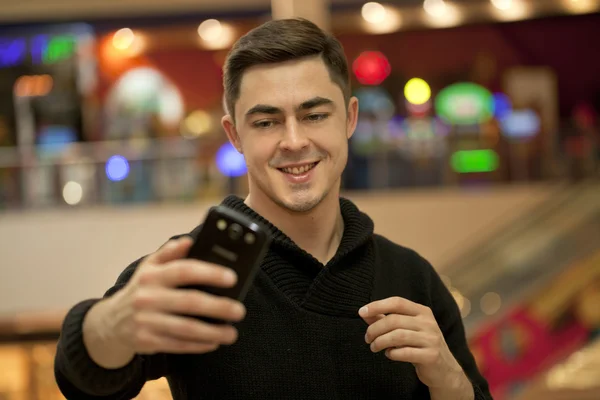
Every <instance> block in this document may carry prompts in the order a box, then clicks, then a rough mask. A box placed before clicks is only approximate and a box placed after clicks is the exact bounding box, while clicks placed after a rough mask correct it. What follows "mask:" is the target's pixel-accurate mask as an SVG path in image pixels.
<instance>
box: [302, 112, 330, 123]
mask: <svg viewBox="0 0 600 400" xmlns="http://www.w3.org/2000/svg"><path fill="white" fill-rule="evenodd" d="M327 117H329V114H310V115H307V116H306V119H307V120H309V121H310V122H318V121H322V120H324V119H327Z"/></svg>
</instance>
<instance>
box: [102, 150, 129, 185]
mask: <svg viewBox="0 0 600 400" xmlns="http://www.w3.org/2000/svg"><path fill="white" fill-rule="evenodd" d="M105 169H106V176H107V177H108V179H110V180H111V181H113V182H118V181H122V180H123V179H125V178H127V175H129V162H128V161H127V159H126V158H125V157H123V156H121V155H114V156H112V157H110V158H109V159H108V161H106V168H105Z"/></svg>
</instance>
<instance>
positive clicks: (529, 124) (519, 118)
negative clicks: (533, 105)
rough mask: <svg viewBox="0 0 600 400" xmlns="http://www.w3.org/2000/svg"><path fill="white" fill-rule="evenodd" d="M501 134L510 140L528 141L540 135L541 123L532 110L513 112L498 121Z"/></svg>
mask: <svg viewBox="0 0 600 400" xmlns="http://www.w3.org/2000/svg"><path fill="white" fill-rule="evenodd" d="M500 126H501V127H502V134H503V135H504V136H506V137H509V138H511V139H529V138H532V137H534V136H536V135H537V134H538V133H540V130H541V127H542V122H541V121H540V117H539V116H538V115H537V113H536V112H535V111H533V110H515V111H512V112H511V113H509V114H508V115H506V116H505V117H504V118H502V119H501V120H500Z"/></svg>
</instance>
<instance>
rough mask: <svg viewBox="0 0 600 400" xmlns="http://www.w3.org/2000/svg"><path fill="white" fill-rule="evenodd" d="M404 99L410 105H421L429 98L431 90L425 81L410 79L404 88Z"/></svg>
mask: <svg viewBox="0 0 600 400" xmlns="http://www.w3.org/2000/svg"><path fill="white" fill-rule="evenodd" d="M404 97H406V100H408V102H409V103H411V104H414V105H417V106H418V105H422V104H425V103H427V101H428V100H429V99H430V98H431V88H430V87H429V84H428V83H427V82H425V80H423V79H421V78H412V79H410V80H409V81H408V82H407V83H406V86H404Z"/></svg>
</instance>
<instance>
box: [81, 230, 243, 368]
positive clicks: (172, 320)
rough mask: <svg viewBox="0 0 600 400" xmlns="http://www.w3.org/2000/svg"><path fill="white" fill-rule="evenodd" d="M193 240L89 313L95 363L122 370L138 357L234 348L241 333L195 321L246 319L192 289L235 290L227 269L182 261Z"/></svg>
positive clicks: (223, 301)
mask: <svg viewBox="0 0 600 400" xmlns="http://www.w3.org/2000/svg"><path fill="white" fill-rule="evenodd" d="M191 245H192V240H191V239H190V238H189V237H184V238H181V239H178V240H172V241H170V242H168V243H167V244H165V245H164V246H163V247H161V248H160V249H159V250H158V251H157V252H155V253H154V254H151V255H149V256H148V257H146V258H145V259H144V260H143V261H142V262H141V263H140V265H139V266H138V268H137V270H136V272H135V273H134V274H133V276H132V277H131V279H130V280H129V282H128V283H127V285H125V287H124V288H123V289H121V290H120V291H119V292H117V293H116V294H115V295H114V296H112V297H109V298H108V299H105V300H103V301H100V302H99V303H98V304H96V305H95V306H94V307H92V308H91V309H90V311H89V312H88V315H87V316H86V318H85V319H84V323H83V338H84V343H85V345H86V348H87V349H88V352H89V354H90V356H91V357H92V359H93V360H94V361H95V362H96V363H97V364H99V365H100V366H103V367H105V368H119V367H122V366H124V365H126V364H127V362H129V361H130V360H131V359H132V358H133V356H134V355H135V354H156V353H207V352H211V351H214V350H216V349H217V348H219V346H221V345H223V344H226V345H228V344H233V343H234V342H235V341H236V340H237V337H238V333H237V330H236V329H235V328H234V327H233V326H231V325H228V324H223V325H221V324H219V325H215V324H212V323H208V322H204V321H202V320H200V319H198V318H194V317H208V318H213V319H218V320H224V321H230V322H238V321H241V320H242V319H243V318H244V317H245V314H246V310H245V308H244V306H243V304H242V303H240V302H239V301H236V300H233V299H228V298H225V297H219V296H214V295H212V294H209V293H205V292H202V291H199V290H196V289H182V288H180V287H185V286H190V285H202V286H212V287H232V286H233V285H234V284H235V283H236V280H237V276H236V274H235V273H234V272H233V271H232V270H230V269H229V268H225V267H223V266H218V265H214V264H209V263H205V262H201V261H197V260H191V259H184V257H185V256H186V254H187V252H188V250H189V248H190V246H191Z"/></svg>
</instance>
